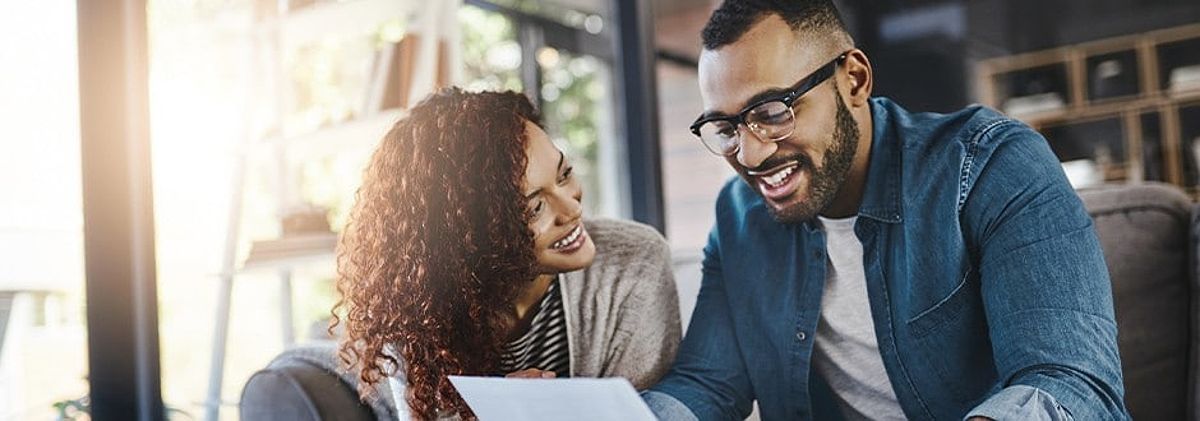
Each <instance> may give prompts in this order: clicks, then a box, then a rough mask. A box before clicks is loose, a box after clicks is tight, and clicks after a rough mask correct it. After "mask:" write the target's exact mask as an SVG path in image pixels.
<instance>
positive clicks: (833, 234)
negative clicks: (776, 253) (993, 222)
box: [812, 217, 906, 420]
mask: <svg viewBox="0 0 1200 421" xmlns="http://www.w3.org/2000/svg"><path fill="white" fill-rule="evenodd" d="M819 219H820V221H821V224H822V225H823V226H824V228H825V237H826V245H827V249H828V250H827V251H828V253H827V254H828V256H829V259H828V261H827V262H826V273H825V290H824V292H823V293H822V295H821V320H820V323H819V324H818V325H817V340H816V343H815V344H814V346H815V349H814V351H813V361H812V362H813V368H814V369H815V370H817V373H818V374H820V375H821V377H823V378H824V379H825V381H826V382H828V383H829V387H830V388H832V389H833V394H834V399H835V400H836V401H837V404H838V407H840V408H841V410H842V415H843V416H844V417H845V418H846V419H848V420H904V419H906V418H905V417H904V411H903V410H902V409H901V408H900V402H899V401H898V400H897V399H896V392H895V391H894V390H892V384H891V382H889V381H888V375H887V371H886V370H885V369H884V367H883V358H882V357H880V355H879V343H878V342H877V341H876V339H875V324H874V322H872V320H871V305H870V302H869V301H868V300H867V279H866V275H865V274H864V270H863V247H862V243H861V242H859V241H858V237H856V236H855V235H854V222H855V221H856V220H857V219H858V218H857V217H851V218H844V219H826V218H820V217H819Z"/></svg>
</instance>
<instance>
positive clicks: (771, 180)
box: [760, 166, 796, 187]
mask: <svg viewBox="0 0 1200 421" xmlns="http://www.w3.org/2000/svg"><path fill="white" fill-rule="evenodd" d="M795 171H796V167H794V166H792V167H787V168H784V169H782V170H779V171H778V172H776V173H775V174H771V175H768V176H765V177H760V178H762V180H763V181H765V182H766V183H767V185H769V186H771V187H779V185H780V184H783V180H786V179H787V178H788V176H789V175H792V173H793V172H795Z"/></svg>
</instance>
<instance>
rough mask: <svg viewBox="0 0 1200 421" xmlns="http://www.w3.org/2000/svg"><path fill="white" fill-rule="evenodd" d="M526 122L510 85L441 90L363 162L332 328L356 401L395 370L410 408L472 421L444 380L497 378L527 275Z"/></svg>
mask: <svg viewBox="0 0 1200 421" xmlns="http://www.w3.org/2000/svg"><path fill="white" fill-rule="evenodd" d="M526 121H530V122H533V123H535V124H538V125H540V124H541V119H540V116H539V115H538V114H537V112H536V111H535V110H534V108H533V105H531V104H530V102H529V100H528V99H527V98H526V97H525V96H523V95H521V94H519V93H515V92H464V91H462V90H460V89H458V88H448V89H443V90H441V91H439V92H436V93H434V94H432V95H430V96H429V97H427V98H425V99H424V100H422V101H421V102H420V103H418V104H417V105H416V106H415V107H413V108H412V109H411V110H410V112H409V115H408V116H407V117H404V118H402V119H400V120H399V121H398V122H396V124H395V125H394V126H392V128H391V130H390V131H388V133H387V135H386V136H385V137H384V138H383V141H382V142H381V143H380V145H379V146H378V149H376V151H375V153H374V155H373V156H372V157H371V161H370V164H369V165H368V167H367V169H366V171H365V174H364V176H363V183H362V185H361V186H360V187H359V189H358V192H357V193H356V196H355V203H354V207H353V209H352V210H351V213H350V218H349V222H348V223H347V225H346V227H345V230H344V231H343V233H342V238H341V241H340V243H339V245H338V256H337V264H338V280H337V290H338V292H339V293H340V294H341V298H340V300H339V301H338V303H337V304H336V305H335V306H334V308H333V322H332V325H331V329H333V327H336V326H337V325H338V324H339V323H344V325H345V326H344V327H345V336H344V339H343V340H342V343H341V345H340V348H339V351H338V354H339V356H340V357H341V360H342V363H343V364H344V365H345V366H347V367H349V368H351V369H357V371H358V378H359V383H360V385H359V393H360V394H362V395H363V396H364V397H366V396H367V395H369V394H370V393H372V392H371V389H372V387H373V385H374V384H376V383H377V382H379V381H381V380H383V379H385V378H386V377H388V376H391V375H394V374H396V373H397V372H398V371H401V370H403V374H404V376H403V378H405V379H406V380H407V384H408V388H407V401H408V405H409V407H410V408H411V409H412V411H411V412H412V414H413V416H414V417H416V418H420V419H431V418H435V417H437V416H438V415H439V414H442V413H450V414H453V413H457V414H459V415H462V416H464V417H465V418H472V417H473V414H472V413H471V411H470V409H469V408H468V407H467V405H466V404H465V402H463V400H462V398H461V397H459V396H458V394H457V393H456V392H455V391H454V388H453V386H452V385H451V384H450V381H449V380H448V379H447V377H446V376H448V375H492V374H498V370H499V360H500V348H501V346H502V344H503V343H504V340H505V338H506V337H507V334H508V331H509V326H511V321H510V319H511V317H512V316H511V311H512V304H511V303H512V302H513V301H514V300H515V299H516V297H517V295H518V293H519V292H520V291H521V290H522V287H523V286H525V285H528V283H529V281H530V280H532V279H534V277H535V275H536V274H535V257H534V249H533V248H534V243H533V234H532V232H531V231H530V230H529V228H528V220H529V219H528V218H529V215H528V214H527V211H526V208H527V205H526V199H525V195H524V193H523V192H522V191H521V189H522V183H523V180H524V176H525V166H526V163H527V159H526V153H525V145H526V143H527V140H526V133H525V122H526ZM339 313H341V317H339ZM397 403H398V404H400V402H397Z"/></svg>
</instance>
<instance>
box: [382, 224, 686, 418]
mask: <svg viewBox="0 0 1200 421" xmlns="http://www.w3.org/2000/svg"><path fill="white" fill-rule="evenodd" d="M584 225H585V226H586V227H587V233H588V235H590V236H591V237H592V241H593V242H594V243H595V244H596V260H595V261H594V262H593V263H592V265H591V266H588V267H587V268H584V269H582V270H579V271H575V272H569V273H564V274H563V275H562V281H561V283H560V287H561V288H562V298H563V307H564V308H565V309H566V314H567V346H568V347H569V349H570V353H571V367H570V372H571V377H624V378H626V379H629V381H630V382H631V383H633V386H634V387H635V388H637V389H638V390H642V389H646V388H648V387H650V386H652V385H654V383H655V382H657V381H658V379H659V378H661V377H662V376H663V375H664V374H666V372H667V369H669V368H670V366H671V363H673V362H674V361H675V351H676V350H677V349H678V347H679V338H680V336H681V333H680V330H681V327H680V322H679V296H678V293H677V292H676V290H675V277H674V275H673V273H672V271H671V269H672V268H671V257H670V250H669V248H668V246H667V242H666V240H664V239H663V237H662V236H661V235H659V234H658V232H657V231H655V230H654V229H653V228H650V227H648V226H646V225H642V224H639V223H635V222H628V221H619V220H613V219H590V220H586V221H584ZM397 376H398V377H393V378H389V379H388V383H389V386H390V388H391V393H392V397H393V399H394V402H395V403H396V409H397V415H398V418H399V419H402V420H406V419H409V418H411V417H410V416H409V415H408V405H407V401H406V400H405V397H404V387H405V381H404V380H403V377H402V376H403V372H398V373H397ZM385 393H386V392H385ZM452 418H453V417H452Z"/></svg>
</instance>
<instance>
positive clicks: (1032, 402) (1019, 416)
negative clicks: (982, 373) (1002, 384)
mask: <svg viewBox="0 0 1200 421" xmlns="http://www.w3.org/2000/svg"><path fill="white" fill-rule="evenodd" d="M971 417H987V418H990V419H993V420H998V421H1005V420H1027V421H1074V419H1075V418H1074V417H1072V416H1071V413H1070V412H1067V410H1066V409H1064V408H1063V407H1062V405H1059V404H1058V401H1057V400H1055V399H1054V397H1053V396H1050V394H1049V393H1046V392H1044V391H1042V390H1041V389H1038V388H1036V387H1032V386H1025V385H1016V386H1009V387H1006V388H1004V389H1003V390H1001V391H1000V392H999V393H997V394H995V395H992V397H990V398H988V400H986V401H984V402H983V403H981V404H979V406H976V407H975V408H974V409H972V410H971V412H968V413H967V416H965V417H963V420H964V421H965V420H968V419H970V418H971Z"/></svg>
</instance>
